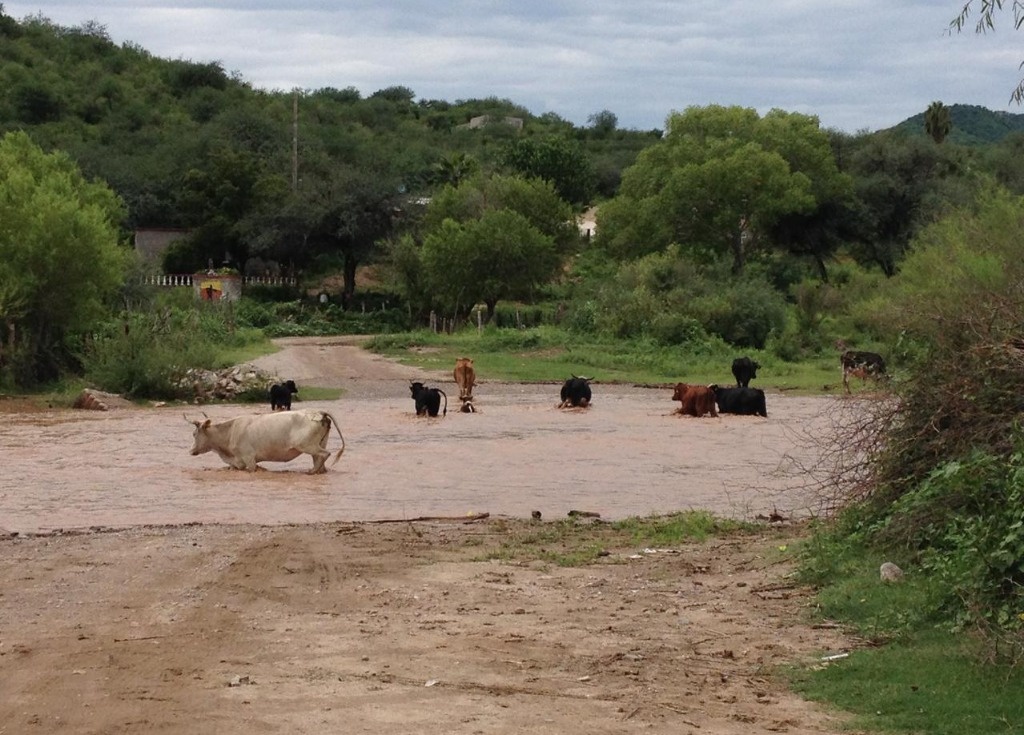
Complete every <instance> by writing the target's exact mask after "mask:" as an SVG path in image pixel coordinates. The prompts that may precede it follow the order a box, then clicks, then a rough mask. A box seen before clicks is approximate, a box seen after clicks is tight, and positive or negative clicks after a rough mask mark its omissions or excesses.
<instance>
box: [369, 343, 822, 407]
mask: <svg viewBox="0 0 1024 735" xmlns="http://www.w3.org/2000/svg"><path fill="white" fill-rule="evenodd" d="M367 347H368V349H370V350H373V351H375V352H378V353H381V354H384V355H387V356H388V357H394V358H397V359H398V360H399V361H401V362H402V363H404V364H407V365H414V366H416V367H420V368H423V369H426V370H444V371H447V370H450V369H451V368H452V367H453V366H454V364H455V358H457V357H471V358H473V361H474V366H475V368H476V371H477V375H478V376H479V377H480V378H481V379H483V380H487V379H493V380H507V381H520V382H560V381H562V380H565V379H566V378H568V377H569V376H570V375H573V374H575V375H586V376H588V377H593V378H594V379H595V380H596V381H598V382H602V383H638V384H641V385H647V384H653V385H662V384H674V383H678V382H687V383H698V384H710V383H719V384H721V385H730V384H732V383H733V382H734V378H733V376H732V371H731V366H732V360H733V358H735V357H739V356H741V355H749V356H750V357H751V358H753V359H754V360H756V361H757V362H759V363H760V364H761V369H760V370H759V371H758V377H757V378H756V380H755V383H754V385H756V386H758V387H761V388H766V389H776V390H786V391H797V392H803V393H820V392H822V391H834V390H836V389H840V390H841V384H840V381H839V377H840V372H839V360H838V357H836V356H832V355H824V356H820V357H816V358H812V359H808V360H806V361H804V362H794V363H789V362H785V361H783V360H781V359H779V358H778V357H776V356H775V355H773V354H771V353H767V352H763V351H759V350H740V349H736V348H732V347H729V346H727V345H725V344H724V343H720V342H714V341H711V342H708V343H700V344H694V345H688V346H684V347H666V346H664V345H659V344H658V343H656V342H654V341H652V340H643V339H601V338H597V337H584V336H580V335H576V334H573V333H571V332H567V331H565V330H563V329H558V328H556V327H548V326H543V327H537V328H534V329H496V328H487V329H484V330H482V331H480V332H478V331H477V330H475V329H467V330H462V331H460V332H457V333H455V334H451V335H447V334H435V333H433V332H430V331H425V330H424V331H418V332H405V333H400V334H389V335H379V336H377V337H374V338H373V339H371V340H370V341H369V342H368V343H367Z"/></svg>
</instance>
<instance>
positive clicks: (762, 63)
mask: <svg viewBox="0 0 1024 735" xmlns="http://www.w3.org/2000/svg"><path fill="white" fill-rule="evenodd" d="M3 5H4V8H5V11H6V13H7V14H8V15H10V16H13V17H15V18H19V19H21V18H24V17H25V16H28V15H36V14H41V15H43V16H45V17H47V18H49V19H51V20H52V21H53V22H55V23H59V24H61V25H66V26H77V25H81V24H82V23H84V22H87V21H95V22H97V23H99V24H100V25H102V26H104V27H105V28H106V29H107V32H108V33H109V34H110V37H111V38H112V39H113V40H114V41H115V42H117V43H124V42H132V43H135V44H138V45H139V46H142V47H143V48H145V49H147V50H148V51H150V52H151V53H153V54H155V55H157V56H161V57H166V58H172V59H174V58H185V59H191V60H194V61H204V62H205V61H218V62H220V63H221V64H222V65H223V66H224V68H225V69H227V70H228V71H235V72H238V73H239V74H240V75H241V77H242V78H243V79H245V80H246V81H248V82H250V83H251V84H253V85H254V86H256V87H261V88H266V89H278V90H288V89H293V88H296V87H297V88H302V89H319V88H321V87H339V88H340V87H349V86H353V87H356V88H358V89H359V90H360V91H361V92H363V93H364V94H371V93H372V92H374V91H376V90H378V89H382V88H384V87H389V86H393V85H403V86H407V87H410V88H412V89H413V90H414V91H415V92H416V94H417V96H419V97H421V98H427V99H446V100H450V101H454V100H456V99H470V98H476V97H490V96H496V97H505V98H509V99H511V100H513V101H514V102H517V103H519V104H522V105H523V106H525V107H527V108H528V109H529V110H530V111H531V112H534V113H537V114H541V113H544V112H554V113H557V114H559V115H561V116H562V117H564V118H566V119H568V120H571V121H573V122H574V123H577V124H584V123H585V122H586V119H587V117H588V115H590V114H591V113H594V112H597V111H599V110H603V109H608V110H611V111H612V112H614V113H615V114H616V115H617V116H618V118H619V122H620V124H621V125H623V126H626V127H634V128H640V129H647V128H656V127H661V126H662V125H663V123H664V121H665V118H666V116H667V115H668V114H669V113H670V112H671V111H673V110H682V109H685V108H686V107H688V106H691V105H706V104H712V103H716V104H726V105H732V104H736V105H743V106H746V107H753V108H756V109H758V110H759V111H761V112H766V111H767V110H769V109H771V108H781V109H785V110H790V111H794V112H803V113H807V114H813V115H817V116H818V117H819V118H820V119H821V122H822V124H823V125H824V126H827V127H834V128H839V129H842V130H847V131H850V132H853V131H856V130H863V129H870V130H875V129H879V128H884V127H888V126H890V125H894V124H896V123H897V122H899V121H901V120H903V119H904V118H906V117H909V116H910V115H913V114H915V113H917V112H921V111H922V110H924V109H925V108H926V107H927V106H928V104H929V103H930V102H932V101H934V100H942V101H943V102H945V103H946V104H954V103H966V104H978V105H984V106H986V107H989V108H991V109H996V110H1009V111H1021V110H1019V109H1018V108H1017V107H1016V106H1011V105H1009V103H1008V99H1009V95H1010V91H1011V90H1012V89H1013V87H1014V86H1015V85H1016V83H1017V65H1018V63H1019V62H1020V60H1021V58H1022V57H1024V51H1021V48H1022V47H1021V44H1020V43H1019V41H1020V38H1021V37H1020V36H1018V35H1016V33H1015V31H1014V30H1013V28H1012V18H1011V17H1010V16H1009V15H1007V16H1006V17H1005V19H1004V23H1003V24H1002V25H1000V26H999V27H997V30H996V32H995V33H989V34H986V35H984V36H978V35H975V34H974V33H973V32H967V33H964V34H962V35H959V36H958V35H949V34H948V33H946V29H947V26H948V23H949V20H950V19H951V18H952V17H953V16H954V15H955V14H956V13H957V12H958V11H959V8H960V5H959V4H958V3H957V2H953V1H952V0H950V2H949V3H948V7H946V5H947V4H946V3H935V2H927V1H925V0H917V1H908V0H901V1H900V2H894V1H893V0H888V1H887V2H883V0H835V1H834V2H830V3H827V4H825V3H821V2H811V0H779V1H778V2H771V3H768V2H764V0H717V1H716V0H696V1H692V2H688V3H685V4H684V3H680V2H670V1H669V0H660V1H659V0H638V1H637V2H633V3H622V2H618V1H617V2H611V1H610V0H592V1H591V2H583V1H582V0H578V1H577V0H567V1H564V2H558V1H557V0H545V1H543V2H541V1H540V0H521V1H520V2H518V3H515V4H512V3H508V2H497V1H496V0H489V1H483V2H470V1H469V0H449V1H447V2H437V1H436V0H435V1H434V2H429V1H428V2H422V1H421V2H412V1H411V0H398V1H396V2H389V3H380V2H379V1H377V2H369V1H362V0H354V1H350V2H329V1H326V0H322V1H320V2H316V1H314V0H298V1H296V2H291V3H288V4H284V3H281V2H279V1H277V2H274V3H271V2H264V1H262V0H207V1H205V2H196V1H193V0H184V1H181V0H178V2H175V3H173V4H172V3H171V2H169V1H168V0H136V1H135V2H129V1H128V0H106V1H105V2H102V3H101V2H89V1H88V0H73V1H72V0H54V1H51V2H46V3H45V4H44V5H35V4H30V3H23V2H4V3H3Z"/></svg>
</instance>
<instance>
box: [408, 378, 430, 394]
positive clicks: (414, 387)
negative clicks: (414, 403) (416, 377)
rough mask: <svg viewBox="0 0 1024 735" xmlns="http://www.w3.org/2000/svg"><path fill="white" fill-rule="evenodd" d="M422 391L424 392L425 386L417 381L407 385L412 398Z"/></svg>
mask: <svg viewBox="0 0 1024 735" xmlns="http://www.w3.org/2000/svg"><path fill="white" fill-rule="evenodd" d="M424 390H426V386H425V385H423V383H421V382H419V381H412V382H410V383H409V391H410V392H411V393H412V397H413V398H415V397H416V396H418V395H419V394H420V393H422V392H423V391H424Z"/></svg>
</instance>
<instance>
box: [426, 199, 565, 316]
mask: <svg viewBox="0 0 1024 735" xmlns="http://www.w3.org/2000/svg"><path fill="white" fill-rule="evenodd" d="M421 257H422V262H423V267H424V272H425V274H426V278H427V282H428V284H429V288H430V290H431V293H433V294H434V295H435V297H436V298H437V299H438V301H439V302H440V303H441V304H442V305H443V306H444V307H447V308H450V309H452V310H453V311H454V312H455V313H456V314H465V313H467V312H468V311H469V310H470V309H471V308H472V307H473V305H474V304H477V303H480V302H483V303H484V304H486V306H487V321H488V322H489V321H490V320H491V319H492V318H493V317H494V310H495V307H496V306H497V303H498V301H500V300H502V299H525V298H529V297H530V296H531V295H532V292H533V289H534V288H535V287H536V286H537V285H538V284H541V283H544V282H546V281H548V280H550V279H551V278H552V277H553V276H554V275H555V273H556V272H557V271H558V268H559V266H560V264H561V258H560V257H559V253H558V248H557V247H556V245H555V242H554V239H553V238H551V237H550V236H548V235H544V234H543V233H541V232H540V231H539V230H538V229H537V228H536V227H534V226H533V225H532V224H531V223H530V221H529V220H528V219H527V218H526V217H524V216H523V215H521V214H519V213H518V212H514V211H512V210H508V209H501V210H494V209H491V210H487V211H485V212H484V213H483V215H481V216H480V218H479V219H472V220H468V221H466V222H463V223H459V222H456V221H455V220H452V219H447V220H445V221H444V222H443V223H442V225H441V227H440V228H438V229H437V230H435V231H434V232H432V233H430V234H429V235H427V237H426V239H425V240H424V242H423V250H422V254H421Z"/></svg>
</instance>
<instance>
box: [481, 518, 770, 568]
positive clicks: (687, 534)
mask: <svg viewBox="0 0 1024 735" xmlns="http://www.w3.org/2000/svg"><path fill="white" fill-rule="evenodd" d="M754 528H755V526H752V525H750V524H744V523H740V522H738V521H730V520H724V519H720V518H715V517H714V516H712V515H711V514H709V513H707V512H704V511H688V512H684V513H673V514H670V515H665V516H648V517H642V518H640V517H633V518H627V519H625V520H622V521H616V522H614V523H603V522H600V521H597V522H594V521H592V520H590V519H587V518H579V517H571V518H564V519H560V520H557V521H547V522H535V523H522V524H519V523H509V522H507V521H498V522H496V526H495V529H496V530H497V531H499V532H500V535H501V540H500V542H499V544H498V546H497V547H496V548H493V549H490V550H488V551H487V552H485V553H484V555H483V556H482V558H484V559H500V560H502V561H516V562H524V561H540V562H545V563H548V564H552V565H554V566H562V567H575V566H583V565H586V564H592V563H594V562H596V561H598V560H599V559H602V558H605V557H608V556H610V555H611V554H612V553H613V552H617V551H618V552H621V551H626V550H630V549H636V548H642V547H650V546H656V547H662V548H664V547H674V546H680V545H682V544H686V543H692V542H699V541H704V540H706V539H707V538H709V537H712V536H720V535H728V534H731V533H741V532H746V531H751V530H753V529H754Z"/></svg>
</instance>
